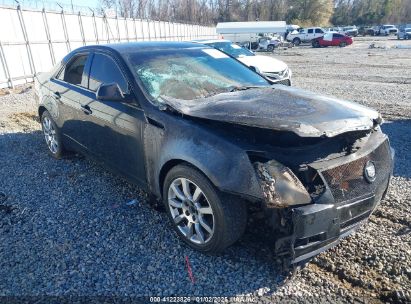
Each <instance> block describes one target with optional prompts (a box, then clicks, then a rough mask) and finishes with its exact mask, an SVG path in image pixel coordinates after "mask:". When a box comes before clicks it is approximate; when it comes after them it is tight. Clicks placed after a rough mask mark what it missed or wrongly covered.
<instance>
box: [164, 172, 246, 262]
mask: <svg viewBox="0 0 411 304" xmlns="http://www.w3.org/2000/svg"><path fill="white" fill-rule="evenodd" d="M163 203H164V206H165V208H166V212H167V214H168V216H169V218H170V220H171V224H172V225H173V228H174V230H175V231H176V232H177V234H178V235H179V237H180V238H181V239H182V240H183V241H184V242H185V243H187V244H188V245H189V246H190V247H191V248H193V249H195V250H198V251H200V252H203V253H211V254H215V253H218V252H221V251H223V250H224V249H225V248H227V247H228V246H230V245H232V244H233V243H235V242H236V241H237V240H238V239H239V238H240V237H241V236H242V234H243V233H244V230H245V227H246V224H247V209H246V205H245V202H244V201H242V200H238V199H236V198H234V197H232V196H230V195H226V194H223V193H221V192H220V191H218V190H217V189H216V188H215V187H214V185H213V184H212V183H211V182H210V181H209V180H208V178H207V177H205V176H204V175H203V174H202V173H201V172H200V171H198V170H197V169H195V168H193V167H191V166H189V165H178V166H176V167H174V168H172V169H171V170H170V171H169V172H168V174H167V176H166V178H165V181H164V187H163Z"/></svg>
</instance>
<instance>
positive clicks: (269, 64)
mask: <svg viewBox="0 0 411 304" xmlns="http://www.w3.org/2000/svg"><path fill="white" fill-rule="evenodd" d="M237 59H238V60H240V61H241V62H242V63H244V64H245V65H248V66H254V67H256V68H258V69H259V70H260V71H261V72H263V73H269V72H274V73H278V72H281V71H284V70H285V69H286V68H287V65H286V64H285V63H284V62H283V61H281V60H278V59H275V58H272V57H268V56H261V55H255V56H245V57H239V58H237Z"/></svg>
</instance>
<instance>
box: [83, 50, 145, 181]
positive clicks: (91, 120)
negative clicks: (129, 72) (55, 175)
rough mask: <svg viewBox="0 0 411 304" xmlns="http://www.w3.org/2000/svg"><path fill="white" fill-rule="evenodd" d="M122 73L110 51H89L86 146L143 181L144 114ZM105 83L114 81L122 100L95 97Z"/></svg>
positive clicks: (84, 117) (119, 65)
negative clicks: (123, 96) (120, 92)
mask: <svg viewBox="0 0 411 304" xmlns="http://www.w3.org/2000/svg"><path fill="white" fill-rule="evenodd" d="M125 75H126V74H125V73H124V68H123V67H122V66H121V64H120V63H119V62H118V61H117V60H116V59H115V58H114V57H112V56H111V54H108V53H100V52H95V53H94V54H93V58H92V61H91V66H90V70H89V81H88V89H89V91H90V92H91V93H92V94H91V95H90V98H88V99H87V100H84V101H83V104H82V107H83V109H86V111H85V112H84V113H83V119H84V120H85V121H87V146H88V148H89V150H90V151H91V152H92V153H93V154H94V155H95V156H97V157H98V158H100V159H102V160H104V162H105V163H106V164H108V165H109V166H110V167H112V168H113V169H116V170H117V171H120V172H121V173H122V174H124V175H126V176H128V177H130V178H132V179H133V180H137V181H138V182H140V183H145V167H144V149H143V142H142V137H143V136H142V132H143V127H144V123H145V116H144V112H143V110H142V109H141V108H140V106H139V104H138V101H137V100H135V98H134V97H133V96H134V94H133V92H132V91H131V89H130V85H129V81H128V79H127V77H126V76H125ZM108 83H117V84H118V85H119V87H120V89H121V90H122V92H123V93H124V94H125V95H126V96H128V98H127V99H125V100H124V101H110V100H98V99H97V98H96V92H97V90H98V88H99V87H100V85H102V84H108Z"/></svg>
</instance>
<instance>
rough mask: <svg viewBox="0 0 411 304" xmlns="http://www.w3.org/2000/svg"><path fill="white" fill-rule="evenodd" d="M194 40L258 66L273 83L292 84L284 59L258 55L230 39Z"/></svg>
mask: <svg viewBox="0 0 411 304" xmlns="http://www.w3.org/2000/svg"><path fill="white" fill-rule="evenodd" d="M193 42H196V43H201V44H205V45H208V46H211V47H213V48H215V49H218V50H220V51H222V52H224V53H226V54H227V55H229V56H231V57H234V58H236V59H237V60H239V61H241V62H242V63H244V64H245V65H247V66H249V67H254V68H256V69H257V70H258V71H259V72H260V73H261V74H263V75H264V76H265V77H267V78H268V79H269V80H271V82H273V83H280V84H284V85H288V86H290V85H291V75H292V73H291V70H290V69H289V68H288V66H287V64H285V63H284V62H283V61H281V60H278V59H275V58H273V57H269V56H262V55H256V54H254V53H253V52H251V51H249V50H248V49H245V48H242V47H241V46H239V45H237V44H235V43H232V42H231V41H229V40H223V39H213V40H194V41H193Z"/></svg>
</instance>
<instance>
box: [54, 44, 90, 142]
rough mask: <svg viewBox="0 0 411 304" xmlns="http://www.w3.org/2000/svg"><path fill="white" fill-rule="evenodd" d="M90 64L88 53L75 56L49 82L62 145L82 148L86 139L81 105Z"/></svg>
mask: <svg viewBox="0 0 411 304" xmlns="http://www.w3.org/2000/svg"><path fill="white" fill-rule="evenodd" d="M89 64H90V54H89V53H88V52H85V53H78V54H75V55H74V56H73V57H72V58H71V59H70V60H69V61H68V62H67V64H66V65H65V66H63V67H62V69H61V70H60V71H59V72H58V73H57V74H56V76H55V77H53V78H52V79H51V80H50V90H51V95H52V96H51V97H52V98H53V99H54V100H55V104H56V105H57V109H53V110H57V111H56V113H58V118H57V124H58V125H59V127H60V129H61V132H62V134H63V141H64V144H65V145H67V146H69V147H72V148H75V149H76V148H77V147H83V148H84V144H85V140H86V137H85V136H84V133H83V130H82V113H83V112H82V109H81V105H82V103H83V102H84V100H85V99H87V95H89V92H88V89H87V77H86V73H85V71H86V70H87V66H89Z"/></svg>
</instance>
